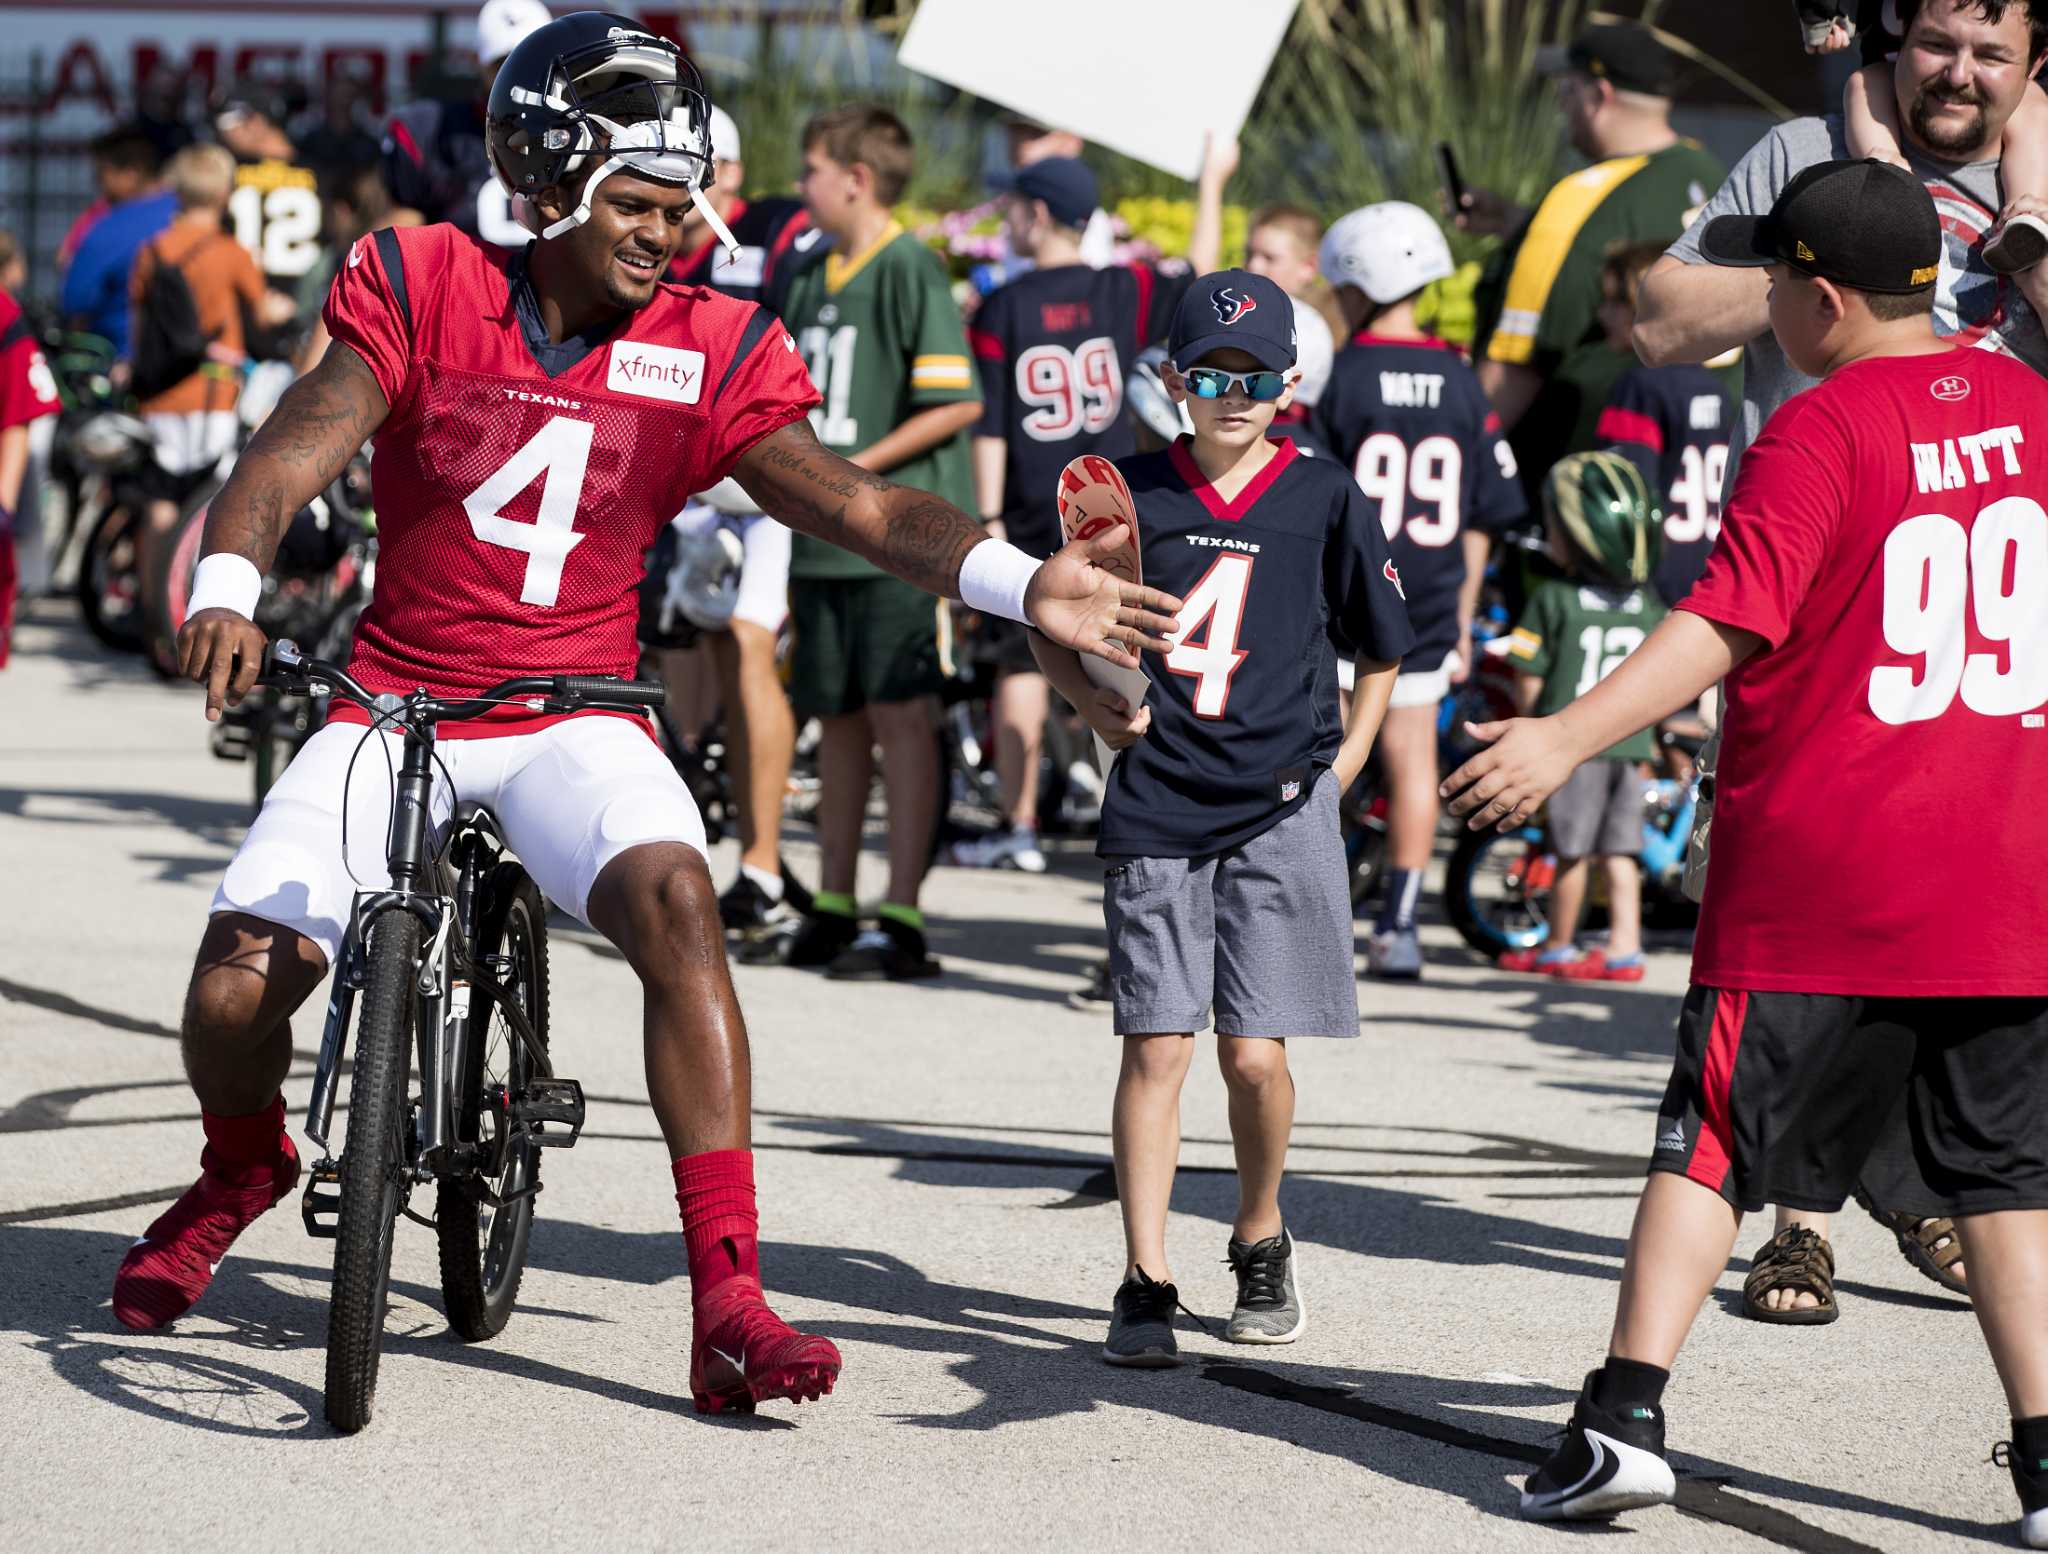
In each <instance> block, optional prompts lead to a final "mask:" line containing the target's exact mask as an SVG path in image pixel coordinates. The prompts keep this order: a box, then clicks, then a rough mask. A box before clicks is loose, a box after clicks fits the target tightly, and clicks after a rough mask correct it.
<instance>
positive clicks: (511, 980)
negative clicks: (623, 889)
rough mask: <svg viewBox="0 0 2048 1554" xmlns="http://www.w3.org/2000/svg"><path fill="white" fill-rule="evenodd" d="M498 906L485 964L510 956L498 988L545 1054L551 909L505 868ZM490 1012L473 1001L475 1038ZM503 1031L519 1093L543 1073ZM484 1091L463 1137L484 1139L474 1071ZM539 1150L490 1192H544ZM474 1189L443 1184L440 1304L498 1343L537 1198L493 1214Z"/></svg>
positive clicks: (512, 1160) (515, 1292) (510, 1159)
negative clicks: (480, 1135)
mask: <svg viewBox="0 0 2048 1554" xmlns="http://www.w3.org/2000/svg"><path fill="white" fill-rule="evenodd" d="M499 879H500V881H501V888H500V890H499V891H497V892H496V894H497V896H498V898H499V899H498V900H497V901H496V902H494V903H493V905H492V907H491V912H490V916H489V917H488V918H486V920H485V922H484V931H483V932H482V933H481V934H479V935H478V946H479V949H480V952H481V953H482V954H484V955H497V954H509V955H511V956H512V957H513V965H512V968H511V969H510V971H508V972H507V973H506V975H505V977H504V979H503V981H502V983H501V984H500V985H501V986H503V987H504V988H505V989H506V990H507V991H508V992H509V993H511V994H512V995H513V996H514V997H515V998H516V999H517V1001H518V1003H519V1006H520V1012H521V1013H522V1014H524V1015H525V1016H526V1018H527V1021H528V1023H529V1024H531V1025H532V1027H533V1032H534V1035H535V1036H536V1037H538V1038H539V1041H540V1045H541V1046H542V1048H545V1047H546V1046H547V1040H548V937H547V932H548V930H547V922H548V911H547V903H546V902H544V901H543V900H542V899H541V894H540V889H539V887H538V886H536V885H535V884H534V883H533V881H532V880H530V879H528V878H527V877H526V873H525V871H524V870H522V869H519V868H517V867H516V866H515V865H506V866H504V867H503V869H502V870H501V872H500V875H499ZM493 1013H494V1009H493V1003H492V1001H491V1000H490V998H489V997H488V996H487V995H486V994H485V993H484V992H483V991H482V989H481V988H479V987H474V986H473V987H472V990H471V995H470V1029H471V1039H472V1040H476V1041H481V1040H484V1039H485V1038H486V1037H487V1036H488V1034H489V1024H488V1022H489V1020H490V1018H491V1016H492V1014H493ZM498 1023H499V1025H500V1028H501V1029H502V1030H503V1033H504V1037H505V1042H506V1057H505V1064H504V1067H505V1072H504V1074H503V1076H502V1078H503V1082H504V1083H505V1085H506V1087H507V1088H508V1089H510V1090H511V1091H513V1092H514V1093H517V1091H518V1090H519V1088H520V1086H521V1085H523V1084H524V1083H525V1082H526V1080H527V1079H528V1078H529V1077H531V1076H532V1075H533V1074H534V1073H535V1072H536V1068H535V1065H534V1063H533V1062H532V1060H531V1057H530V1056H529V1054H528V1053H527V1052H526V1050H525V1046H524V1044H523V1043H522V1042H521V1041H520V1039H519V1036H518V1033H517V1032H516V1031H514V1030H512V1029H511V1027H510V1026H509V1024H507V1023H506V1022H505V1021H504V1019H503V1017H502V1015H501V1016H499V1017H498ZM476 1072H477V1076H478V1084H477V1086H476V1087H475V1088H474V1089H473V1090H472V1091H471V1093H470V1094H468V1095H465V1096H464V1097H462V1108H463V1114H464V1116H463V1120H464V1128H465V1131H464V1135H463V1136H464V1138H465V1139H471V1138H475V1137H477V1136H478V1135H477V1132H476V1129H477V1126H478V1123H477V1118H478V1116H479V1114H480V1113H482V1112H484V1111H485V1108H484V1106H483V1093H482V1086H483V1084H484V1083H485V1082H487V1080H486V1076H484V1074H483V1073H482V1065H481V1064H480V1063H479V1064H478V1065H476ZM543 1153H544V1151H542V1149H541V1148H540V1147H539V1146H538V1145H536V1144H534V1143H532V1142H531V1141H529V1140H524V1139H522V1140H518V1141H515V1142H514V1143H512V1144H511V1145H510V1146H508V1148H507V1150H506V1156H505V1162H504V1166H503V1169H501V1170H500V1171H499V1172H498V1173H497V1175H496V1176H495V1177H494V1178H493V1179H491V1180H490V1181H488V1182H486V1183H484V1184H483V1185H486V1186H488V1187H489V1188H490V1189H491V1190H492V1191H493V1192H495V1193H497V1194H498V1195H499V1197H500V1198H503V1197H504V1196H505V1195H506V1194H508V1193H513V1192H524V1191H525V1190H526V1189H528V1188H537V1187H538V1186H539V1185H540V1159H541V1155H542V1154H543ZM476 1185H477V1184H476V1182H475V1181H474V1180H473V1179H472V1180H471V1181H461V1180H443V1181H442V1183H441V1184H440V1193H439V1196H438V1199H437V1201H436V1205H435V1210H434V1233H435V1237H436V1239H437V1240H438V1241H439V1242H440V1246H441V1296H442V1302H443V1306H444V1308H445V1309H446V1311H447V1313H448V1327H449V1329H450V1331H452V1332H453V1333H454V1334H455V1335H456V1336H457V1337H458V1338H463V1339H467V1340H469V1341H470V1342H472V1343H474V1342H476V1341H477V1340H479V1339H484V1338H495V1337H496V1336H497V1335H498V1334H499V1333H501V1332H503V1331H504V1329H505V1324H506V1323H507V1322H508V1321H510V1320H511V1317H512V1308H513V1305H514V1303H515V1302H516V1301H517V1300H518V1298H519V1281H520V1279H521V1277H522V1276H524V1274H525V1272H526V1253H527V1247H528V1244H529V1240H530V1238H531V1236H532V1233H533V1216H534V1206H535V1201H536V1200H535V1197H534V1196H533V1195H532V1194H531V1193H529V1194H528V1195H527V1196H525V1197H522V1198H519V1199H517V1200H516V1201H514V1202H512V1203H509V1204H506V1205H505V1206H504V1207H502V1208H500V1209H497V1210H495V1211H493V1210H491V1209H490V1208H489V1206H488V1205H486V1204H485V1203H483V1201H482V1200H481V1199H480V1198H478V1197H477V1196H476V1192H475V1187H476Z"/></svg>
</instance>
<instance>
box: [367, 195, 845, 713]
mask: <svg viewBox="0 0 2048 1554" xmlns="http://www.w3.org/2000/svg"><path fill="white" fill-rule="evenodd" d="M527 254H528V251H527V250H525V249H521V250H519V251H517V252H514V253H511V254H509V255H508V254H506V253H504V252H502V251H500V250H497V249H493V248H488V247H486V246H485V245H483V244H482V243H479V242H478V241H477V240H476V239H475V238H473V237H469V236H467V235H466V234H464V233H462V232H461V231H459V230H457V229H456V228H455V227H453V226H448V225H439V226H429V227H413V228H409V229H404V230H390V229H387V230H385V231H381V232H377V233H373V234H372V235H370V236H368V237H365V238H363V239H361V240H360V241H358V242H357V244H356V245H355V247H354V248H353V249H352V250H350V253H349V257H348V262H347V263H346V264H345V265H343V266H342V268H341V270H340V272H339V273H338V274H337V275H336V277H335V281H334V289H333V291H332V293H331V294H330V295H329V297H328V301H327V311H326V320H327V328H328V331H329V333H331V334H332V335H333V336H334V338H335V340H336V341H337V342H338V343H340V344H342V345H346V346H349V347H350V348H352V349H353V350H355V351H356V352H357V354H359V355H360V356H361V357H362V358H363V360H364V361H365V362H367V363H368V364H369V366H370V370H371V371H372V372H374V373H375V374H376V375H377V383H378V386H379V387H380V388H382V389H383V391H384V397H385V399H386V401H387V402H388V403H389V404H390V406H391V413H390V416H389V418H388V419H387V420H386V421H385V423H384V426H383V428H382V429H381V430H380V431H379V432H378V433H377V437H376V449H375V452H374V454H373V455H372V458H371V465H370V471H371V481H372V486H373V489H374V494H375V498H376V506H377V543H378V557H377V587H376V593H375V595H374V597H373V598H372V599H371V602H370V607H369V609H368V610H367V611H365V612H364V615H363V618H362V622H361V624H360V625H359V626H358V627H357V630H356V648H355V655H354V657H353V659H352V660H351V664H350V667H351V670H352V672H353V673H354V674H355V676H356V678H357V679H359V680H360V681H362V683H363V684H364V685H365V686H367V687H369V688H370V689H371V690H373V691H400V692H402V691H408V690H411V689H412V688H413V687H415V686H424V687H425V688H426V689H428V690H429V691H432V692H434V693H435V694H437V695H463V694H467V693H470V692H473V691H476V690H480V689H483V688H485V687H487V686H490V685H492V684H494V683H496V682H497V681H500V680H504V679H509V678H511V677H512V676H514V675H522V674H555V673H568V674H618V675H630V674H631V673H632V672H633V669H634V666H635V664H636V663H637V661H638V656H639V647H638V643H637V640H636V634H635V624H636V620H637V612H638V600H637V593H636V590H637V589H638V587H639V583H640V579H641V574H642V572H643V570H644V562H643V558H644V556H645V554H646V551H647V548H648V547H649V546H650V545H652V544H653V543H654V539H655V536H656V535H657V534H658V533H659V532H660V530H661V527H662V525H664V524H666V523H667V522H668V521H669V519H670V518H672V517H673V516H674V515H675V514H676V513H677V512H679V511H681V510H682V507H683V505H684V503H685V502H686V501H688V499H689V497H690V495H691V493H693V492H697V491H703V490H707V489H709V488H710V487H711V486H714V485H716V484H717V483H718V482H719V481H720V480H722V479H724V478H725V476H726V475H728V474H729V473H731V471H732V468H733V465H734V464H735V463H737V462H738V460H739V458H740V455H741V454H743V453H744V452H745V451H746V450H747V449H748V448H749V447H751V446H752V445H753V444H754V443H756V442H758V441H759V440H760V439H761V438H763V437H765V436H766V435H767V434H768V433H770V432H772V431H774V430H776V429H777V428H778V427H781V426H785V425H787V424H788V423H789V422H791V421H794V420H796V419H798V418H799V417H800V416H802V415H804V414H805V413H806V412H807V411H809V410H810V408H811V407H812V406H813V405H815V404H817V403H818V395H817V393H816V391H815V390H814V389H813V388H812V387H811V380H810V375H809V374H808V373H807V372H806V371H805V370H804V364H803V359H802V358H801V357H799V356H798V355H797V354H796V347H795V345H794V343H793V342H792V341H791V340H790V338H789V335H788V333H787V331H785V330H784V329H783V327H782V325H781V323H780V322H778V321H777V320H776V319H775V317H774V316H773V315H772V314H770V313H769V312H767V311H766V310H765V309H763V308H761V307H760V306H758V305H757V304H755V303H752V302H740V301H735V300H734V299H732V298H730V297H725V296H721V295H719V294H718V293H716V292H713V291H710V290H707V289H705V288H702V287H693V286H674V285H669V284H666V283H664V284H662V285H661V286H660V287H659V288H658V289H657V290H656V292H655V296H654V300H653V301H652V302H650V303H649V304H648V305H647V306H646V307H644V308H641V309H640V310H639V311H637V312H635V313H632V314H629V315H627V316H625V317H623V318H621V319H618V320H615V321H614V322H613V323H611V324H610V325H608V326H607V327H606V328H604V329H602V330H599V331H597V332H594V333H593V334H590V335H586V336H579V337H572V338H571V339H569V340H566V341H563V342H561V343H559V344H551V343H550V342H549V341H548V338H547V334H546V331H545V329H544V328H543V326H542V324H541V320H540V313H539V307H538V304H537V302H536V301H535V299H534V296H533V291H532V288H531V286H530V285H529V284H528V282H527V280H526V272H525V265H526V261H527ZM538 721H540V720H536V719H532V718H519V719H516V720H506V721H502V722H495V723H489V724H482V723H459V724H451V725H449V726H448V727H447V728H445V729H444V730H443V737H448V736H460V735H463V734H465V733H485V732H493V733H496V732H510V731H512V730H513V729H515V728H518V729H528V728H532V727H535V726H536V725H537V722H538Z"/></svg>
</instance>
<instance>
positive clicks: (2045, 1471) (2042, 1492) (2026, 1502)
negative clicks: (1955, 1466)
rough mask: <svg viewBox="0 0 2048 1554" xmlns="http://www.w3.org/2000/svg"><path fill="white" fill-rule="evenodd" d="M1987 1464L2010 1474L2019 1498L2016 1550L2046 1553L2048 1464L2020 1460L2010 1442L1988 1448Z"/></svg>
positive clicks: (2047, 1544)
mask: <svg viewBox="0 0 2048 1554" xmlns="http://www.w3.org/2000/svg"><path fill="white" fill-rule="evenodd" d="M1991 1460H1992V1461H1993V1462H1995V1463H1997V1464H1998V1465H1999V1466H2000V1467H2002V1468H2005V1469H2006V1470H2008V1471H2009V1472H2010V1473H2011V1474H2012V1487H2013V1489H2014V1490H2015V1491H2016V1492H2017V1493H2018V1494H2019V1497H2020V1525H2019V1534H2020V1546H2021V1547H2022V1548H2028V1549H2048V1462H2034V1461H2031V1460H2029V1459H2026V1458H2023V1457H2021V1456H2020V1454H2019V1448H2018V1447H2016V1446H2014V1445H2013V1443H2012V1442H2011V1441H2000V1442H1999V1443H1998V1444H1997V1445H1996V1446H1994V1447H1992V1448H1991Z"/></svg>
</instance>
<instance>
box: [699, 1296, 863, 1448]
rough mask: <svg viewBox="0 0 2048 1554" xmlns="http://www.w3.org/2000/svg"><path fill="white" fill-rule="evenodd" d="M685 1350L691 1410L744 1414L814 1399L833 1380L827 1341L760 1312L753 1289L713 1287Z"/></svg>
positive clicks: (834, 1362) (835, 1366)
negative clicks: (771, 1403)
mask: <svg viewBox="0 0 2048 1554" xmlns="http://www.w3.org/2000/svg"><path fill="white" fill-rule="evenodd" d="M695 1325H696V1330H697V1332H696V1338H695V1340H694V1341H693V1342H692V1344H691V1346H690V1396H691V1397H692V1398H693V1399H695V1401H696V1404H697V1412H698V1413H700V1414H716V1413H719V1412H722V1411H724V1410H726V1409H731V1410H733V1411H734V1412H736V1413H741V1414H751V1413H752V1412H753V1411H754V1405H755V1404H756V1403H765V1402H767V1401H768V1400H769V1399H770V1398H788V1399H789V1400H790V1401H791V1402H793V1403H802V1402H803V1401H804V1400H805V1399H807V1398H808V1399H812V1400H815V1399H817V1398H821V1397H823V1396H824V1395H825V1394H826V1393H828V1392H830V1391H831V1390H832V1384H833V1383H834V1382H835V1381H837V1380H838V1379H839V1363H840V1361H839V1350H838V1348H837V1346H836V1345H834V1344H833V1342H832V1340H831V1339H829V1338H817V1337H814V1336H812V1335H811V1334H809V1333H799V1332H798V1331H797V1330H796V1329H795V1328H793V1327H791V1326H790V1325H789V1324H788V1323H787V1322H785V1321H783V1320H782V1318H780V1317H778V1316H777V1315H776V1314H775V1313H774V1312H772V1311H770V1310H769V1309H768V1302H767V1300H766V1299H765V1298H764V1297H763V1296H762V1294H761V1287H760V1286H759V1285H758V1284H756V1283H754V1281H753V1280H751V1279H747V1278H741V1277H734V1278H730V1279H726V1280H723V1281H721V1282H720V1284H719V1285H718V1287H717V1288H716V1289H714V1290H713V1291H712V1292H711V1294H710V1295H709V1296H708V1297H706V1298H705V1301H704V1304H703V1306H702V1307H700V1308H699V1310H698V1312H697V1321H696V1324H695Z"/></svg>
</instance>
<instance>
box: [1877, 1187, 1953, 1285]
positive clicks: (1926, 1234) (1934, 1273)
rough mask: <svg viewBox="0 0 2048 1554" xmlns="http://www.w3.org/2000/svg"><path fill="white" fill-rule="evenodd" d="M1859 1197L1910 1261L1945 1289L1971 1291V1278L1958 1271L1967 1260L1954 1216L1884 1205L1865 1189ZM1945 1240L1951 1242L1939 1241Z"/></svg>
mask: <svg viewBox="0 0 2048 1554" xmlns="http://www.w3.org/2000/svg"><path fill="white" fill-rule="evenodd" d="M1856 1201H1857V1202H1858V1203H1860V1204H1862V1205H1863V1207H1864V1208H1865V1209H1866V1210H1867V1211H1868V1212H1869V1214H1870V1217H1871V1218H1872V1219H1874V1220H1876V1221H1877V1222H1878V1223H1879V1224H1880V1225H1882V1226H1884V1228H1885V1229H1886V1230H1889V1231H1890V1232H1891V1233H1892V1236H1893V1238H1894V1239H1896V1240H1897V1241H1898V1243H1899V1251H1900V1252H1901V1253H1902V1254H1903V1255H1904V1256H1905V1259H1906V1261H1907V1262H1909V1263H1911V1264H1912V1265H1913V1266H1914V1267H1915V1268H1918V1269H1919V1270H1920V1271H1921V1272H1922V1273H1924V1274H1926V1275H1927V1277H1928V1278H1930V1279H1932V1280H1933V1281H1934V1282H1935V1283H1936V1284H1938V1285H1940V1286H1941V1287H1942V1288H1943V1289H1945V1290H1950V1291H1953V1292H1954V1293H1955V1294H1957V1295H1967V1294H1969V1293H1970V1286H1969V1284H1968V1282H1967V1281H1966V1280H1965V1279H1964V1278H1963V1277H1962V1276H1960V1275H1958V1274H1957V1273H1956V1271H1955V1266H1956V1264H1957V1263H1959V1262H1961V1261H1962V1260H1963V1238H1962V1237H1961V1236H1959V1235H1957V1234H1956V1225H1955V1221H1954V1220H1950V1219H1922V1218H1920V1216H1918V1215H1917V1214H1909V1213H1908V1212H1906V1211H1905V1210H1904V1209H1880V1208H1879V1207H1878V1206H1877V1205H1876V1204H1875V1203H1873V1202H1871V1200H1870V1199H1869V1198H1868V1197H1867V1196H1865V1195H1864V1194H1863V1193H1862V1192H1861V1191H1858V1192H1857V1194H1856ZM1943 1241H1946V1242H1947V1243H1948V1245H1947V1246H1941V1245H1939V1243H1940V1242H1943Z"/></svg>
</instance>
